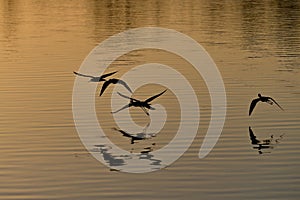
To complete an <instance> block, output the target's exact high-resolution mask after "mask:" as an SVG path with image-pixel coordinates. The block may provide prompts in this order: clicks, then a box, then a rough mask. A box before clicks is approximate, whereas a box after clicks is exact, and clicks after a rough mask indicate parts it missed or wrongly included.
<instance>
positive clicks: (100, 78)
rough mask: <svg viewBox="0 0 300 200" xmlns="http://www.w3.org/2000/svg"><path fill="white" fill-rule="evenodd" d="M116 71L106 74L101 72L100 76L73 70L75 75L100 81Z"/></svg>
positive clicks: (92, 80)
mask: <svg viewBox="0 0 300 200" xmlns="http://www.w3.org/2000/svg"><path fill="white" fill-rule="evenodd" d="M117 72H118V71H114V72H111V73H108V74H103V75H102V76H91V75H86V74H81V73H78V72H73V73H74V74H75V75H77V76H82V77H87V78H91V79H90V82H101V81H106V79H105V78H106V77H108V76H111V75H113V74H115V73H117Z"/></svg>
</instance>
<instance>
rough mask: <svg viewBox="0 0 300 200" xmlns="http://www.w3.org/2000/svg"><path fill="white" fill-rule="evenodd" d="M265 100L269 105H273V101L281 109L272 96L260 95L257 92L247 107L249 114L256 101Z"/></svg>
mask: <svg viewBox="0 0 300 200" xmlns="http://www.w3.org/2000/svg"><path fill="white" fill-rule="evenodd" d="M260 101H261V102H266V103H268V104H270V105H273V103H275V104H276V105H277V106H278V107H279V108H280V109H281V110H283V108H282V107H281V106H280V105H279V104H278V103H277V102H276V101H275V100H274V99H273V98H272V97H265V96H262V95H261V94H258V98H256V99H253V100H252V102H251V104H250V108H249V116H250V115H251V113H252V112H253V110H254V108H255V106H256V104H257V103H258V102H260Z"/></svg>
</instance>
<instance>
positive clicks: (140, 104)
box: [112, 89, 167, 116]
mask: <svg viewBox="0 0 300 200" xmlns="http://www.w3.org/2000/svg"><path fill="white" fill-rule="evenodd" d="M166 91H167V89H166V90H164V91H162V92H161V93H159V94H156V95H154V96H152V97H150V98H148V99H146V100H145V101H140V100H138V99H135V98H132V97H128V96H125V95H123V94H121V93H119V92H118V94H119V95H120V96H121V97H124V98H126V99H129V100H130V102H129V104H127V105H125V106H123V107H122V108H120V109H119V110H117V111H114V112H112V113H113V114H114V113H117V112H120V111H121V110H124V109H126V108H129V107H131V106H133V107H140V108H141V109H142V110H143V111H144V112H145V113H146V115H148V116H149V113H148V111H147V109H150V110H155V108H153V107H152V106H151V104H150V102H151V101H153V100H154V99H156V98H158V97H159V96H161V95H162V94H164V93H165V92H166Z"/></svg>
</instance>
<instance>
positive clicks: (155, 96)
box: [145, 89, 167, 103]
mask: <svg viewBox="0 0 300 200" xmlns="http://www.w3.org/2000/svg"><path fill="white" fill-rule="evenodd" d="M166 91H167V89H165V90H164V91H162V92H161V93H159V94H157V95H154V96H152V97H150V98H148V99H146V101H145V102H146V103H150V102H151V101H153V100H154V99H156V98H157V97H159V96H160V95H162V94H163V93H165V92H166Z"/></svg>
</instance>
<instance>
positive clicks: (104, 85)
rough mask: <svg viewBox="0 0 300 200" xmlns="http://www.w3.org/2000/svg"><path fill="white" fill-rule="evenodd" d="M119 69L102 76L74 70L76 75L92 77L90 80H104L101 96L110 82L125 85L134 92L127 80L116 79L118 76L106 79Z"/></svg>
mask: <svg viewBox="0 0 300 200" xmlns="http://www.w3.org/2000/svg"><path fill="white" fill-rule="evenodd" d="M117 72H118V71H114V72H111V73H108V74H103V75H102V76H91V75H86V74H81V73H78V72H73V73H74V74H75V75H77V76H82V77H87V78H90V80H89V81H90V82H104V84H103V85H102V88H101V91H100V95H99V96H101V95H102V94H103V92H104V91H105V89H106V88H107V87H108V86H109V85H110V84H121V85H123V86H124V87H125V88H126V89H127V90H128V91H129V92H130V93H132V91H131V89H130V87H129V86H128V85H127V83H125V81H122V80H120V79H116V78H112V79H109V80H106V79H105V78H106V77H108V76H111V75H113V74H115V73H117Z"/></svg>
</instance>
